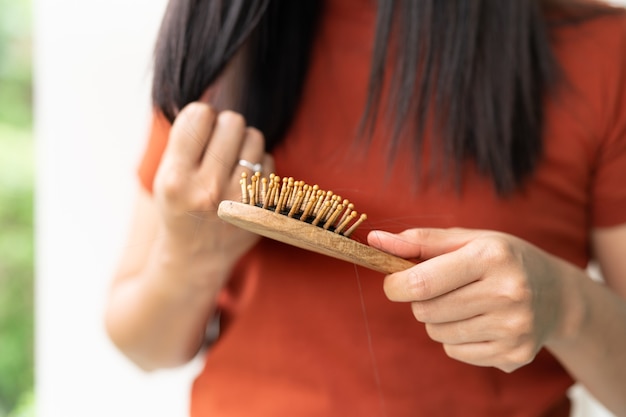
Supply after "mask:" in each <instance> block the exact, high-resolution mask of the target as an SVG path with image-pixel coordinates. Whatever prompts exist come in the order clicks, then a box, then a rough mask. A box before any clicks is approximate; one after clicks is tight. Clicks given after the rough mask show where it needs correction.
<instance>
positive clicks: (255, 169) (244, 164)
mask: <svg viewBox="0 0 626 417" xmlns="http://www.w3.org/2000/svg"><path fill="white" fill-rule="evenodd" d="M237 165H240V166H242V167H244V168H248V169H249V170H250V171H252V172H262V171H263V165H261V163H260V162H259V163H258V164H253V163H252V162H250V161H247V160H245V159H240V160H239V162H237Z"/></svg>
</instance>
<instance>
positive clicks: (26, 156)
mask: <svg viewBox="0 0 626 417" xmlns="http://www.w3.org/2000/svg"><path fill="white" fill-rule="evenodd" d="M31 24H32V20H31V3H30V1H29V0H0V417H5V416H10V417H17V416H32V415H34V414H33V402H34V396H33V372H34V371H33V363H34V359H33V358H34V356H33V339H34V338H33V334H34V333H33V315H34V310H33V299H34V297H33V275H34V274H33V271H34V267H33V189H34V188H33V186H34V183H33V179H34V171H33V129H32V54H31V52H32V49H31V43H32V42H31V41H32V38H31V32H32V31H31V29H32V25H31Z"/></svg>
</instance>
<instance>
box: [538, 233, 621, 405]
mask: <svg viewBox="0 0 626 417" xmlns="http://www.w3.org/2000/svg"><path fill="white" fill-rule="evenodd" d="M592 242H593V247H594V251H595V253H596V258H597V260H598V263H599V265H600V269H601V271H602V275H603V278H604V280H605V282H606V285H603V284H600V283H596V282H593V281H591V280H590V279H588V278H587V277H586V276H584V275H583V274H581V273H580V272H579V273H577V276H574V277H572V278H573V279H574V280H575V281H574V282H572V284H571V287H570V289H571V290H572V299H573V300H577V301H576V302H577V303H580V306H582V310H581V312H582V315H581V317H580V318H581V320H580V321H578V320H577V322H578V325H577V326H576V327H574V330H575V331H574V332H573V333H571V334H569V335H568V336H569V337H566V338H563V339H561V340H558V339H557V340H555V341H554V342H552V343H549V344H548V348H549V349H550V350H551V351H552V353H553V354H554V355H555V356H556V357H557V358H559V359H560V360H561V362H562V363H563V365H564V366H565V367H566V368H567V369H568V370H569V372H570V373H571V374H572V375H573V376H574V378H576V379H577V380H578V381H579V382H580V383H582V384H583V385H585V386H586V387H587V389H588V390H589V391H590V392H591V393H592V394H593V395H594V396H595V397H596V398H598V400H600V402H602V403H603V404H605V405H606V406H607V408H609V409H610V410H612V411H613V412H614V413H615V414H616V415H619V416H622V415H626V396H624V387H625V386H626V252H625V251H624V248H626V226H619V227H614V228H609V229H602V230H596V231H594V232H593V235H592ZM573 273H574V274H576V272H574V271H573ZM574 308H576V309H578V308H579V307H576V306H575V307H574ZM575 323H576V322H575Z"/></svg>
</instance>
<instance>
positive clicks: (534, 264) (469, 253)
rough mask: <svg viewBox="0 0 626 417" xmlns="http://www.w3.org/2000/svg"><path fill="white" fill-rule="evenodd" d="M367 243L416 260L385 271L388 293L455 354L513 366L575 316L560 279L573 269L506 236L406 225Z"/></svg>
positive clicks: (568, 326)
mask: <svg viewBox="0 0 626 417" xmlns="http://www.w3.org/2000/svg"><path fill="white" fill-rule="evenodd" d="M368 242H369V244H370V245H372V246H374V247H376V248H379V249H381V250H384V251H386V252H390V253H392V254H395V255H397V256H401V257H405V258H416V259H418V260H420V261H421V262H419V263H418V264H417V265H416V266H414V267H412V268H410V269H407V270H405V271H401V272H398V273H394V274H391V275H388V276H387V277H386V278H385V283H384V290H385V293H386V295H387V297H388V298H389V299H390V300H392V301H397V302H408V303H411V307H412V311H413V315H414V316H415V318H416V319H417V320H418V321H420V322H422V323H424V324H425V325H426V331H427V332H428V335H429V336H430V337H431V338H432V339H433V340H435V341H437V342H440V343H442V344H443V347H444V349H445V352H446V353H447V355H448V356H450V357H452V358H455V359H457V360H459V361H463V362H466V363H470V364H473V365H478V366H493V367H497V368H499V369H501V370H503V371H505V372H512V371H514V370H515V369H517V368H519V367H521V366H523V365H526V364H528V363H529V362H531V361H532V360H533V359H534V358H535V356H536V354H537V352H538V351H539V350H540V349H541V348H542V347H543V346H544V345H546V344H547V343H548V342H549V341H550V340H551V339H553V338H555V339H557V338H560V337H562V336H565V335H566V334H567V332H569V331H571V329H572V327H573V326H575V323H577V321H578V317H577V315H576V314H572V313H573V312H574V311H575V309H574V308H572V306H571V305H569V304H570V303H569V301H568V299H567V297H566V295H565V291H566V285H564V283H565V280H564V279H562V278H564V277H565V276H566V275H567V274H568V273H570V272H571V270H574V269H575V268H574V267H573V266H571V265H569V264H567V263H565V262H564V261H561V260H559V259H557V258H555V257H553V256H551V255H549V254H547V253H546V252H544V251H542V250H540V249H539V248H537V247H535V246H533V245H531V244H529V243H527V242H525V241H523V240H521V239H518V238H516V237H513V236H511V235H507V234H504V233H498V232H488V231H474V230H465V229H448V230H442V229H411V230H407V231H405V232H402V233H399V234H391V233H387V232H379V231H374V232H371V233H370V234H369V236H368ZM566 312H567V313H566Z"/></svg>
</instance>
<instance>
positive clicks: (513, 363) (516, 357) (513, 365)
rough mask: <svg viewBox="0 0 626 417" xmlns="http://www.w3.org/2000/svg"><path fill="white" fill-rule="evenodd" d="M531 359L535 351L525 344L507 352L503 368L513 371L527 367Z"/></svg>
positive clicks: (533, 357)
mask: <svg viewBox="0 0 626 417" xmlns="http://www.w3.org/2000/svg"><path fill="white" fill-rule="evenodd" d="M533 359H535V350H534V349H533V347H532V346H531V345H530V344H528V343H525V344H522V345H520V346H518V347H517V348H515V349H512V350H511V351H509V353H508V354H507V355H506V356H505V362H504V364H503V366H504V367H507V368H510V369H512V370H515V369H518V368H520V367H522V366H525V365H528V364H529V363H531V362H532V361H533Z"/></svg>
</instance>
